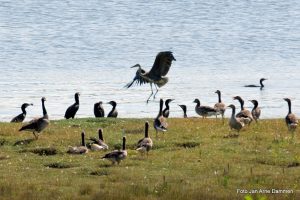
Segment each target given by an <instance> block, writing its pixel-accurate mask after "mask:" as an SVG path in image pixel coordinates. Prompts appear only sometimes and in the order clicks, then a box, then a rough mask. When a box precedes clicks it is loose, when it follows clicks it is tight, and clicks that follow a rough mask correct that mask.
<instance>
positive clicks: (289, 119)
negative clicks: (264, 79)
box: [284, 98, 298, 132]
mask: <svg viewBox="0 0 300 200" xmlns="http://www.w3.org/2000/svg"><path fill="white" fill-rule="evenodd" d="M284 100H285V101H286V102H287V103H288V107H289V111H288V114H287V116H286V117H285V122H286V125H287V127H288V129H289V131H291V132H293V131H295V130H296V128H297V126H298V119H297V117H296V115H295V114H293V113H292V103H291V100H290V99H289V98H284Z"/></svg>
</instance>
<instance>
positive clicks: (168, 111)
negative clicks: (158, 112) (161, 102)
mask: <svg viewBox="0 0 300 200" xmlns="http://www.w3.org/2000/svg"><path fill="white" fill-rule="evenodd" d="M171 101H174V99H167V100H166V101H165V106H166V108H165V109H164V110H163V116H164V117H165V118H168V117H169V114H170V106H169V103H170V102H171Z"/></svg>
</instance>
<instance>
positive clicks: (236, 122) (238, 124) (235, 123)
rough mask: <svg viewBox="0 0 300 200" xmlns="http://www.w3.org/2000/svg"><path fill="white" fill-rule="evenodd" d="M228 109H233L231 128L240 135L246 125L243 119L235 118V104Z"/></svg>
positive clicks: (230, 121)
mask: <svg viewBox="0 0 300 200" xmlns="http://www.w3.org/2000/svg"><path fill="white" fill-rule="evenodd" d="M228 107H229V108H232V114H231V118H230V120H229V127H230V129H231V130H232V129H235V130H237V131H238V133H239V132H240V130H241V129H242V128H243V127H244V125H245V124H244V122H243V120H242V119H241V118H237V117H236V116H235V106H234V105H233V104H230V105H229V106H228Z"/></svg>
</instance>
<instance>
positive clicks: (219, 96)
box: [218, 92, 222, 103]
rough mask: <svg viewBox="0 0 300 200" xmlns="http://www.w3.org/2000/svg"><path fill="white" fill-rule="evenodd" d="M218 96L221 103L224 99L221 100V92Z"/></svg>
mask: <svg viewBox="0 0 300 200" xmlns="http://www.w3.org/2000/svg"><path fill="white" fill-rule="evenodd" d="M218 97H219V103H221V102H222V100H221V93H220V92H219V93H218Z"/></svg>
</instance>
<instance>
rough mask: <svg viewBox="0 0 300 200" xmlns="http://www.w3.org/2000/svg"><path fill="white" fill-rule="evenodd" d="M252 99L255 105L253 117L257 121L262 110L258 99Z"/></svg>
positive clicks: (252, 112)
mask: <svg viewBox="0 0 300 200" xmlns="http://www.w3.org/2000/svg"><path fill="white" fill-rule="evenodd" d="M250 101H251V102H252V103H253V105H254V107H253V108H252V111H251V114H252V117H253V119H254V120H255V121H256V122H257V120H258V119H259V117H260V113H261V110H260V108H259V107H258V101H257V100H250Z"/></svg>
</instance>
